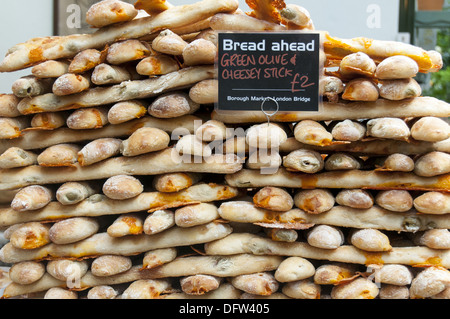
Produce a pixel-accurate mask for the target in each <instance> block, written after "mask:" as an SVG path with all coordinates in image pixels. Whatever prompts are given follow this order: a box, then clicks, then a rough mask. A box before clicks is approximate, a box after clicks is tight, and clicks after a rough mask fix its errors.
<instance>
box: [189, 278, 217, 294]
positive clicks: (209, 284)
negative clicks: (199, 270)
mask: <svg viewBox="0 0 450 319" xmlns="http://www.w3.org/2000/svg"><path fill="white" fill-rule="evenodd" d="M221 283H222V278H219V277H215V276H208V275H192V276H187V277H184V278H181V279H180V286H181V290H183V292H184V293H186V294H188V295H196V296H201V295H204V294H205V293H207V292H210V291H213V290H216V289H217V288H219V286H220V284H221Z"/></svg>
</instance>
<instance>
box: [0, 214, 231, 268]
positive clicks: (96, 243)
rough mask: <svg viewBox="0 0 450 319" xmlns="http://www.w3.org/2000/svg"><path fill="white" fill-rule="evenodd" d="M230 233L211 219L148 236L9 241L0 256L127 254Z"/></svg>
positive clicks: (103, 235)
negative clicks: (26, 243)
mask: <svg viewBox="0 0 450 319" xmlns="http://www.w3.org/2000/svg"><path fill="white" fill-rule="evenodd" d="M230 233H231V228H230V227H229V226H228V225H223V224H215V223H210V224H207V225H202V226H197V227H191V228H178V227H174V228H171V229H168V230H167V231H165V232H162V233H160V234H156V235H152V236H148V235H137V236H132V237H123V238H120V239H118V238H112V237H110V236H109V235H108V234H107V233H98V234H95V235H93V236H91V237H89V238H87V239H85V240H83V241H80V242H78V243H74V244H70V245H56V244H49V245H47V246H44V247H41V248H40V249H19V248H14V246H12V245H10V244H6V245H5V246H3V248H2V250H0V256H1V259H2V261H3V260H4V261H5V262H6V261H7V262H8V263H17V262H20V261H26V260H40V259H46V258H51V259H54V258H63V257H64V258H82V257H90V256H99V255H121V256H131V255H135V254H139V253H143V252H146V251H149V250H153V249H159V248H170V247H177V246H185V245H195V244H199V243H205V242H208V241H212V240H217V239H219V238H222V237H224V236H227V235H229V234H230ZM160 269H163V268H161V267H158V270H160ZM182 271H184V270H182ZM186 275H187V274H186ZM164 277H166V276H164Z"/></svg>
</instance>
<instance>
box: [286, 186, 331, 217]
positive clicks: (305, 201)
mask: <svg viewBox="0 0 450 319" xmlns="http://www.w3.org/2000/svg"><path fill="white" fill-rule="evenodd" d="M294 204H295V206H296V207H298V208H300V209H301V210H303V211H305V212H307V213H309V214H321V213H324V212H327V211H329V210H330V209H331V208H333V206H334V204H335V198H334V195H333V194H332V193H331V191H330V190H328V189H305V190H301V191H299V192H297V193H296V194H295V196H294Z"/></svg>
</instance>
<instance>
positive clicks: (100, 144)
mask: <svg viewBox="0 0 450 319" xmlns="http://www.w3.org/2000/svg"><path fill="white" fill-rule="evenodd" d="M121 145H122V140H120V139H117V138H99V139H94V140H93V141H92V142H89V143H88V144H86V145H85V146H84V147H83V148H82V149H81V150H80V151H79V152H78V153H77V160H78V162H79V163H80V165H82V166H89V165H92V164H95V163H98V162H101V161H103V160H105V159H108V158H110V157H113V156H115V155H119V154H120V147H121Z"/></svg>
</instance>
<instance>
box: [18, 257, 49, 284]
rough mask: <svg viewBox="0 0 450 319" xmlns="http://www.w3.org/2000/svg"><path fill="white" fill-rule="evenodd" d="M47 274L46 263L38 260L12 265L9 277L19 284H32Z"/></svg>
mask: <svg viewBox="0 0 450 319" xmlns="http://www.w3.org/2000/svg"><path fill="white" fill-rule="evenodd" d="M44 274H45V265H44V264H43V263H40V262H36V261H24V262H21V263H17V264H14V265H12V267H11V268H10V270H9V278H11V280H12V281H13V282H15V283H17V284H19V285H29V284H32V283H34V282H36V281H38V280H39V279H41V278H42V276H43V275H44Z"/></svg>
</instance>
